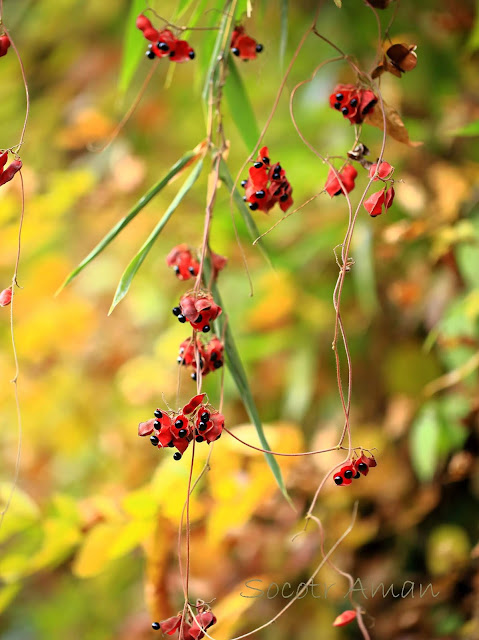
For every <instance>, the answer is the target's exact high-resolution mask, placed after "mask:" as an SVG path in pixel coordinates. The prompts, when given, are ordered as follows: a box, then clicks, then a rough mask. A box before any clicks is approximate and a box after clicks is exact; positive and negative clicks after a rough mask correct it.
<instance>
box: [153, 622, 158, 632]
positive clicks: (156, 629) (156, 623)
mask: <svg viewBox="0 0 479 640" xmlns="http://www.w3.org/2000/svg"><path fill="white" fill-rule="evenodd" d="M151 628H152V629H154V630H155V631H158V630H159V629H160V623H159V622H152V623H151Z"/></svg>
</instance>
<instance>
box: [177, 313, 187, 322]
mask: <svg viewBox="0 0 479 640" xmlns="http://www.w3.org/2000/svg"><path fill="white" fill-rule="evenodd" d="M178 320H179V321H180V322H181V323H185V322H186V318H185V316H183V315H182V314H181V313H180V315H179V316H178Z"/></svg>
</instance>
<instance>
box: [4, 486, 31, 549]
mask: <svg viewBox="0 0 479 640" xmlns="http://www.w3.org/2000/svg"><path fill="white" fill-rule="evenodd" d="M11 490H12V485H11V484H10V483H8V482H3V483H1V484H0V510H2V511H3V509H5V507H6V505H7V502H8V500H9V498H10V494H11ZM39 515H40V512H39V509H38V507H37V505H36V504H35V502H33V500H32V499H31V498H30V496H29V495H27V494H26V493H25V492H24V491H22V490H21V489H19V488H18V487H16V489H15V491H14V492H13V494H12V496H11V502H10V505H9V507H8V511H7V512H6V514H5V516H4V518H3V523H2V526H1V528H0V541H3V540H6V539H7V538H9V537H10V536H11V535H13V534H14V533H18V532H20V531H23V530H24V529H26V528H27V527H29V526H30V525H31V524H32V523H33V522H35V521H36V520H38V518H39Z"/></svg>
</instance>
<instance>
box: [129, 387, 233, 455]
mask: <svg viewBox="0 0 479 640" xmlns="http://www.w3.org/2000/svg"><path fill="white" fill-rule="evenodd" d="M205 395H206V394H205V393H200V394H199V395H197V396H194V397H193V398H191V400H190V401H189V402H188V404H186V405H185V406H184V407H183V409H182V410H181V411H176V412H175V411H164V410H161V409H156V411H155V412H154V416H155V417H154V418H151V419H150V420H147V421H146V422H140V424H139V425H138V435H139V436H150V442H151V444H152V445H153V446H155V447H158V449H164V448H165V447H170V448H175V449H177V451H176V453H175V454H174V456H173V458H174V459H175V460H181V457H182V454H183V453H184V452H185V451H186V449H187V448H188V446H189V444H190V442H192V441H193V440H196V442H203V441H204V442H207V443H208V444H210V443H211V442H214V441H215V440H218V439H219V438H220V437H221V434H222V432H223V427H224V423H225V418H224V416H223V415H222V414H221V413H220V412H219V411H217V410H216V409H215V408H214V407H212V406H211V405H210V404H209V403H208V402H206V403H205V402H204V398H205Z"/></svg>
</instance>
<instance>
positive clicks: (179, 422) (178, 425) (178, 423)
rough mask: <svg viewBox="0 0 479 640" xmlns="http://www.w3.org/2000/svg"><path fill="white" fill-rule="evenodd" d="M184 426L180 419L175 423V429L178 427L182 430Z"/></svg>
mask: <svg viewBox="0 0 479 640" xmlns="http://www.w3.org/2000/svg"><path fill="white" fill-rule="evenodd" d="M182 426H183V420H180V419H178V420H177V421H176V422H175V427H176V428H177V429H181V427H182Z"/></svg>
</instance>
